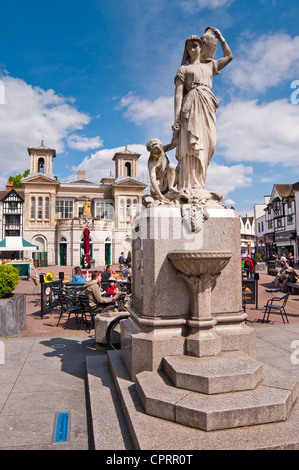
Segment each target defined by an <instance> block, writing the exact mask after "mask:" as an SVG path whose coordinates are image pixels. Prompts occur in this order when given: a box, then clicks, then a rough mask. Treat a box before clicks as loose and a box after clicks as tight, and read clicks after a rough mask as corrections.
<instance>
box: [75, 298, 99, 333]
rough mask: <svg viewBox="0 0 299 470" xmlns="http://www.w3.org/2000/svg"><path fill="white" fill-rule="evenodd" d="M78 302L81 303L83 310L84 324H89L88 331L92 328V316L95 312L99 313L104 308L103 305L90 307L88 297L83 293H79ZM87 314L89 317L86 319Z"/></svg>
mask: <svg viewBox="0 0 299 470" xmlns="http://www.w3.org/2000/svg"><path fill="white" fill-rule="evenodd" d="M79 302H80V304H81V307H82V310H83V318H84V322H85V324H86V326H88V325H89V333H90V331H91V330H92V329H93V328H94V317H95V316H96V314H97V313H101V311H102V310H103V309H104V306H103V307H100V306H97V307H91V306H90V305H89V299H88V297H87V296H86V295H85V294H79ZM87 315H89V316H90V319H89V320H88V319H87Z"/></svg>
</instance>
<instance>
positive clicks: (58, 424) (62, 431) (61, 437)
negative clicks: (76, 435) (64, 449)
mask: <svg viewBox="0 0 299 470" xmlns="http://www.w3.org/2000/svg"><path fill="white" fill-rule="evenodd" d="M70 415H71V413H70V411H66V412H63V413H58V412H57V413H56V416H55V424H54V432H53V439H52V444H59V443H62V442H69V437H70V436H69V434H70Z"/></svg>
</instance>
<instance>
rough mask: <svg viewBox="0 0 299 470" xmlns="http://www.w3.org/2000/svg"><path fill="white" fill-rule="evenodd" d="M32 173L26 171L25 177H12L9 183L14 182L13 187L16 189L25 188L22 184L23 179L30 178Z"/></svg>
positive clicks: (19, 175)
mask: <svg viewBox="0 0 299 470" xmlns="http://www.w3.org/2000/svg"><path fill="white" fill-rule="evenodd" d="M29 173H30V170H26V171H24V173H23V175H21V174H18V175H16V176H10V177H9V178H8V181H12V182H13V187H14V188H23V185H22V183H21V179H22V178H26V176H28V175H29Z"/></svg>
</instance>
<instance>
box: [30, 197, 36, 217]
mask: <svg viewBox="0 0 299 470" xmlns="http://www.w3.org/2000/svg"><path fill="white" fill-rule="evenodd" d="M30 219H35V197H34V196H32V198H31V204H30Z"/></svg>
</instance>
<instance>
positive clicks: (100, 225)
mask: <svg viewBox="0 0 299 470" xmlns="http://www.w3.org/2000/svg"><path fill="white" fill-rule="evenodd" d="M28 154H29V157H30V174H29V175H28V176H27V177H26V178H23V180H22V184H23V186H24V194H25V210H24V229H23V233H24V237H25V238H26V239H27V240H28V241H31V242H32V243H33V244H34V245H38V247H39V251H38V253H37V254H35V257H36V262H37V265H38V263H39V262H41V264H40V265H47V264H49V265H54V264H57V265H71V266H74V265H81V262H82V254H83V248H82V241H83V230H84V228H85V227H86V226H88V228H89V230H90V238H91V258H92V259H93V260H94V263H95V265H101V266H102V265H104V264H114V263H117V261H118V257H119V255H120V253H121V252H122V251H124V252H125V253H126V254H127V253H128V251H129V250H131V221H132V219H133V217H134V216H135V215H136V214H137V213H138V212H139V211H140V209H141V207H142V195H143V190H144V189H145V187H146V185H145V184H143V183H141V182H140V181H138V179H137V176H138V159H139V157H140V154H137V153H134V152H131V151H129V150H128V149H127V148H126V149H125V150H124V151H123V152H118V153H116V154H115V155H114V157H113V160H114V162H115V177H114V176H112V175H111V174H110V175H109V176H108V177H107V178H103V179H102V180H101V181H100V182H92V181H88V180H87V179H86V173H85V172H84V171H80V172H78V175H77V179H76V180H75V181H72V182H69V183H62V182H60V181H58V179H57V177H56V176H55V175H54V174H53V159H54V158H55V156H56V152H55V149H51V148H48V147H45V146H44V144H43V142H42V143H41V145H40V146H38V147H31V148H28Z"/></svg>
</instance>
